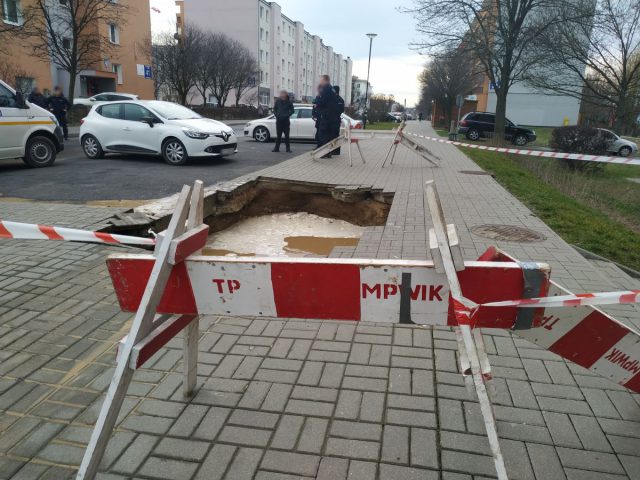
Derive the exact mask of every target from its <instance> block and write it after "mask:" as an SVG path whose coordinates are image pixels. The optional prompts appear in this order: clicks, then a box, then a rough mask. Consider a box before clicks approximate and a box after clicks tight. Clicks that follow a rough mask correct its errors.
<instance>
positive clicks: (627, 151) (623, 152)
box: [618, 147, 631, 157]
mask: <svg viewBox="0 0 640 480" xmlns="http://www.w3.org/2000/svg"><path fill="white" fill-rule="evenodd" d="M618 155H620V156H621V157H628V156H629V155H631V147H620V150H618Z"/></svg>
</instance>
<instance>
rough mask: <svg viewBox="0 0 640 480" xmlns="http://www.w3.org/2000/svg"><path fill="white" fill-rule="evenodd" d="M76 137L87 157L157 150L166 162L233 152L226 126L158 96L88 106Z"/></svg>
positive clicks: (233, 139)
mask: <svg viewBox="0 0 640 480" xmlns="http://www.w3.org/2000/svg"><path fill="white" fill-rule="evenodd" d="M80 143H81V145H82V149H83V151H84V154H85V155H86V156H87V157H88V158H92V159H93V158H102V157H103V156H104V154H105V153H141V154H148V155H162V158H163V159H164V161H165V162H167V163H168V164H169V165H184V164H185V163H187V161H188V159H189V157H211V156H218V157H219V156H226V155H232V154H234V153H237V152H238V139H237V138H236V135H235V133H234V132H233V129H232V128H231V127H229V126H227V125H225V124H224V123H221V122H218V121H216V120H211V119H210V118H203V117H202V116H200V115H198V114H197V113H196V112H194V111H193V110H189V109H188V108H186V107H183V106H182V105H178V104H176V103H171V102H161V101H157V100H149V101H146V100H138V101H129V102H112V103H104V104H101V105H97V106H95V107H93V108H92V109H91V111H90V112H89V115H87V116H86V117H85V118H83V119H82V121H81V126H80Z"/></svg>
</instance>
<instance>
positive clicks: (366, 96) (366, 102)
mask: <svg viewBox="0 0 640 480" xmlns="http://www.w3.org/2000/svg"><path fill="white" fill-rule="evenodd" d="M377 36H378V34H377V33H367V37H369V64H368V65H367V85H366V86H365V91H364V92H365V93H364V115H363V121H362V128H363V130H364V129H366V128H367V115H368V114H369V107H368V105H369V74H370V72H371V49H372V48H373V39H374V38H376V37H377Z"/></svg>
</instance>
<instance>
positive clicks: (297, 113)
mask: <svg viewBox="0 0 640 480" xmlns="http://www.w3.org/2000/svg"><path fill="white" fill-rule="evenodd" d="M312 117H313V106H312V105H309V104H307V103H302V104H300V103H296V104H294V105H293V115H291V133H290V137H291V138H292V139H295V140H313V139H315V138H316V122H315V121H314V120H313V118H312ZM342 120H343V121H345V120H348V121H349V123H350V124H351V128H353V129H361V128H362V121H361V120H355V119H353V118H351V117H349V116H348V115H346V114H344V113H343V114H342ZM244 135H245V137H253V138H254V139H255V140H256V141H258V142H268V141H270V140H271V139H273V138H275V137H276V117H275V115H270V116H268V117H265V118H260V119H258V120H252V121H251V122H249V123H247V124H246V125H245V126H244Z"/></svg>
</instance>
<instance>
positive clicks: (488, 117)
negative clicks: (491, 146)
mask: <svg viewBox="0 0 640 480" xmlns="http://www.w3.org/2000/svg"><path fill="white" fill-rule="evenodd" d="M505 123H506V124H505V127H504V136H505V139H507V140H510V141H511V142H512V143H513V144H514V145H517V146H519V147H522V146H524V145H526V144H527V143H529V142H534V141H535V140H536V132H535V131H534V130H531V129H530V128H525V127H519V126H518V125H516V124H515V123H513V122H512V121H511V120H509V119H508V118H507V119H505ZM495 127H496V114H495V113H490V112H469V113H467V114H466V115H465V116H464V117H462V120H460V125H458V133H459V134H462V135H465V136H466V137H467V139H469V140H474V141H475V140H479V139H480V138H483V137H484V138H486V137H490V136H491V135H492V134H493V133H494V131H495Z"/></svg>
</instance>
